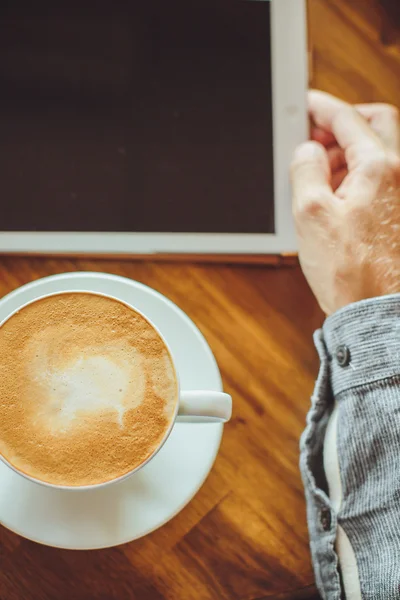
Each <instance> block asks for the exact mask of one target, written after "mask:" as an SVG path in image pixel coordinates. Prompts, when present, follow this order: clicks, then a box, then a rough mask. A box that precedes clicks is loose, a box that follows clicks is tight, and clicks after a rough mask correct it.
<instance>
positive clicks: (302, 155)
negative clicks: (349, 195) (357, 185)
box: [291, 142, 332, 212]
mask: <svg viewBox="0 0 400 600" xmlns="http://www.w3.org/2000/svg"><path fill="white" fill-rule="evenodd" d="M330 177H331V173H330V168H329V161H328V155H327V153H326V150H325V148H323V146H321V145H320V144H318V143H316V142H305V144H302V145H301V146H299V147H298V148H297V150H296V152H295V155H294V158H293V162H292V167H291V180H292V188H293V208H294V210H295V211H296V212H297V211H299V210H303V209H304V208H305V207H306V206H307V205H309V204H318V203H321V204H323V203H324V202H326V200H327V199H328V198H329V197H331V195H332V188H331V185H330Z"/></svg>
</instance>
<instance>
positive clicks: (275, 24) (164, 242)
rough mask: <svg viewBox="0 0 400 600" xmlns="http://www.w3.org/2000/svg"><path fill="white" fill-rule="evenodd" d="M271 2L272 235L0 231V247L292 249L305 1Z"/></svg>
mask: <svg viewBox="0 0 400 600" xmlns="http://www.w3.org/2000/svg"><path fill="white" fill-rule="evenodd" d="M264 1H265V0H264ZM267 1H268V0H267ZM269 1H271V5H272V10H271V50H272V53H271V54H272V81H273V86H272V90H273V136H274V182H275V183H274V189H275V230H276V231H275V233H274V234H237V233H235V234H233V233H232V234H230V233H223V234H222V233H221V234H220V233H156V232H155V233H134V232H132V233H111V232H110V233H108V232H107V233H104V232H102V233H93V232H90V233H87V232H79V233H68V232H62V233H59V232H40V231H35V232H0V252H3V253H4V252H7V253H35V254H36V253H37V254H69V253H71V254H99V255H104V254H106V255H110V254H123V255H143V254H146V255H148V254H168V255H171V254H172V255H173V254H190V255H196V254H198V255H221V254H223V255H228V254H232V255H252V254H256V255H266V254H282V253H283V254H285V253H291V252H295V251H296V238H295V232H294V226H293V221H292V215H291V198H290V185H289V177H288V169H289V164H290V160H291V157H292V154H293V151H294V148H295V147H296V145H297V144H299V143H300V142H302V141H304V140H305V139H306V137H307V111H306V89H307V36H306V7H305V0H269ZM3 201H6V199H3ZM0 227H1V224H0Z"/></svg>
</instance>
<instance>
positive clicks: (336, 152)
mask: <svg viewBox="0 0 400 600" xmlns="http://www.w3.org/2000/svg"><path fill="white" fill-rule="evenodd" d="M327 154H328V160H329V166H330V168H331V173H332V174H333V173H335V172H336V171H338V170H341V169H343V168H346V170H347V164H346V157H345V155H344V152H343V150H342V148H341V147H340V146H338V145H336V146H331V147H330V148H328V149H327Z"/></svg>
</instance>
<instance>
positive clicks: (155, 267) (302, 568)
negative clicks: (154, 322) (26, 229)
mask: <svg viewBox="0 0 400 600" xmlns="http://www.w3.org/2000/svg"><path fill="white" fill-rule="evenodd" d="M309 7H310V13H309V24H310V43H311V49H312V57H313V62H314V69H313V81H312V83H313V85H315V86H317V87H321V88H323V89H326V90H327V91H330V92H333V93H336V94H337V95H340V96H341V97H344V98H346V99H347V100H349V101H353V102H355V101H357V102H360V101H371V100H382V101H387V102H392V103H397V104H398V103H399V100H400V93H399V82H400V46H399V44H398V43H397V41H396V40H397V36H396V33H395V32H396V28H395V26H394V25H395V22H394V20H392V19H390V20H389V25H390V29H391V34H390V36H388V34H387V33H385V35H383V36H382V31H383V29H384V30H385V32H386V29H387V27H388V22H387V21H386V20H385V19H386V17H385V16H384V15H385V14H386V13H382V12H381V11H382V10H383V7H384V3H382V4H381V3H379V2H378V1H376V2H375V1H374V0H365V2H363V3H361V2H358V0H310V2H309ZM376 15H380V16H379V18H377V17H376ZM388 38H390V40H391V41H390V44H388V42H387V40H388ZM393 40H394V41H393ZM76 270H83V271H87V270H90V271H105V272H109V273H116V274H118V275H123V276H126V277H130V278H133V279H136V280H138V281H141V282H143V283H145V284H147V285H150V286H152V287H154V288H155V289H157V290H159V291H160V292H162V293H163V294H165V295H166V296H168V297H169V298H171V300H173V301H174V302H176V303H177V304H178V305H179V306H181V307H182V309H183V310H184V311H186V312H187V314H188V315H189V316H190V317H191V318H192V319H193V320H194V321H195V323H196V324H197V325H198V326H199V327H200V329H201V330H202V332H203V333H204V335H205V336H206V338H207V340H208V341H209V343H210V345H211V348H212V350H213V351H214V353H215V356H216V358H217V360H218V362H219V365H220V368H221V372H222V376H223V380H224V385H225V389H226V390H227V391H228V392H229V393H231V394H232V396H233V398H234V414H233V419H232V421H231V423H230V424H229V425H228V426H227V427H226V429H225V434H224V439H223V444H222V448H221V452H220V454H219V456H218V459H217V461H216V464H215V467H214V469H213V471H212V473H211V475H210V476H209V478H208V479H207V481H206V483H205V484H204V486H203V488H202V489H201V490H200V492H199V493H198V494H197V496H196V497H195V499H194V500H193V501H192V502H191V503H190V504H189V505H188V506H187V507H186V508H185V509H184V510H183V511H182V512H181V513H180V514H179V515H178V516H177V517H175V519H173V520H172V521H171V522H170V523H168V524H167V525H165V526H164V527H163V528H162V529H160V530H158V531H156V532H154V533H153V534H151V535H149V536H147V537H146V538H143V539H141V540H138V541H137V542H133V543H131V544H127V545H125V546H121V547H118V548H114V549H109V550H104V551H96V552H71V551H63V550H55V549H51V548H46V547H42V546H39V545H37V544H34V543H32V542H29V541H27V540H24V539H22V538H20V537H18V536H16V535H14V534H13V533H11V532H9V531H7V530H6V529H4V528H0V600H20V599H21V598H24V600H53V599H54V600H55V599H57V600H67V599H68V600H69V599H73V600H90V599H93V600H109V599H116V600H120V599H121V600H125V599H128V600H164V599H166V600H262V599H264V600H266V599H270V600H271V599H274V600H278V599H280V600H289V599H292V600H296V599H297V600H305V599H307V600H313V599H316V598H318V595H317V592H316V590H315V587H314V585H313V574H312V568H311V564H310V558H309V551H308V535H307V529H306V522H305V505H304V498H303V489H302V484H301V480H300V475H299V471H298V439H299V435H300V433H301V431H302V429H303V426H304V420H305V414H306V411H307V407H308V398H309V396H310V393H311V391H312V387H313V382H314V378H315V375H316V373H317V368H318V364H317V357H316V354H315V351H314V349H313V346H312V342H311V335H312V332H313V330H314V329H315V328H317V327H318V326H319V325H320V324H321V322H322V314H321V312H320V311H319V309H318V308H317V306H316V304H315V301H314V300H313V298H312V295H311V292H310V290H309V289H308V287H307V284H306V283H305V281H304V279H303V277H302V274H301V272H300V269H299V267H292V268H285V269H281V268H280V269H271V268H267V267H265V266H259V265H253V266H243V265H224V264H208V265H204V264H192V263H182V262H180V263H172V262H171V263H169V262H166V263H155V262H151V261H135V262H134V261H122V260H115V261H113V260H98V261H96V260H90V259H76V258H74V259H72V258H70V259H68V258H57V259H51V258H35V257H25V258H23V257H21V258H17V257H2V258H0V297H1V296H3V295H4V294H6V293H7V292H9V291H11V290H12V289H15V288H16V287H18V286H20V285H22V284H24V283H27V282H29V281H33V280H35V279H37V278H39V277H43V276H46V275H51V274H55V273H61V272H71V271H76Z"/></svg>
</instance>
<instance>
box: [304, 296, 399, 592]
mask: <svg viewBox="0 0 400 600" xmlns="http://www.w3.org/2000/svg"><path fill="white" fill-rule="evenodd" d="M314 341H315V345H316V348H317V351H318V354H319V357H320V362H321V366H320V371H319V374H318V378H317V381H316V385H315V389H314V393H313V396H312V398H311V409H310V411H309V414H308V416H307V426H306V429H305V431H304V433H303V436H302V438H301V443H300V449H301V454H300V468H301V472H302V477H303V482H304V487H305V493H306V500H307V520H308V526H309V533H310V547H311V554H312V559H313V565H314V572H315V580H316V584H317V587H318V589H319V591H320V594H321V597H322V598H323V599H324V600H340V599H342V598H346V600H353V599H354V600H358V599H359V598H361V599H362V600H395V599H396V600H399V599H400V294H396V295H392V296H383V297H381V298H373V299H368V300H363V301H361V302H358V303H355V304H351V305H349V306H347V307H345V308H343V309H341V310H339V311H338V312H336V313H335V314H334V315H332V316H330V317H328V318H327V319H326V321H325V323H324V325H323V328H322V329H321V330H319V331H317V332H316V333H315V335H314ZM324 454H325V456H324ZM324 464H325V470H324ZM335 469H336V470H337V471H338V474H337V475H336V474H335Z"/></svg>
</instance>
